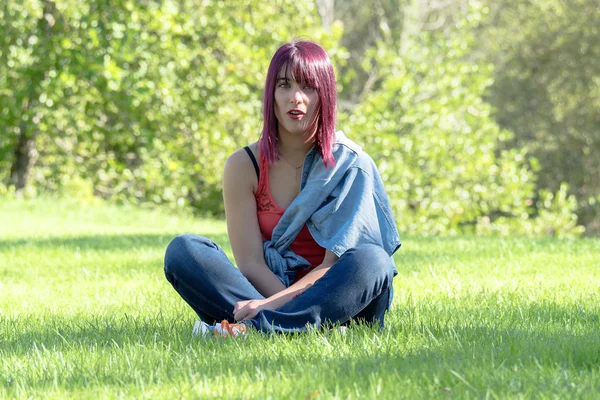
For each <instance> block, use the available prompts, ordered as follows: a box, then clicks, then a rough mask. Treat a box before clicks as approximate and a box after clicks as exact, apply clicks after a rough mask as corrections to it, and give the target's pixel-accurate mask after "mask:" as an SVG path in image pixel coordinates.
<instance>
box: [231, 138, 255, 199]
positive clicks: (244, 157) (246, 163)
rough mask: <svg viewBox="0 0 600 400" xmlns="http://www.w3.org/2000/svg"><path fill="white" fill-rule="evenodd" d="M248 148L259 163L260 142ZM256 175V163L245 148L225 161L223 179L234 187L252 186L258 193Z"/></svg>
mask: <svg viewBox="0 0 600 400" xmlns="http://www.w3.org/2000/svg"><path fill="white" fill-rule="evenodd" d="M247 147H248V148H249V149H250V151H251V153H252V155H253V156H254V157H255V158H256V160H257V162H258V159H259V158H258V157H259V154H260V150H259V146H258V142H254V143H251V144H249V145H248V146H247ZM256 175H257V174H256V172H255V168H254V163H253V162H252V159H251V158H250V155H249V154H248V152H247V151H246V150H245V148H241V149H239V150H236V151H235V152H234V153H233V154H231V155H230V156H229V157H228V158H227V161H225V166H224V173H223V179H224V180H225V181H227V182H229V183H231V184H233V185H242V186H245V185H246V184H250V185H251V187H252V190H253V191H256V188H257V185H258V178H257V176H256ZM224 183H225V182H224Z"/></svg>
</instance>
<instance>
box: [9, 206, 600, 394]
mask: <svg viewBox="0 0 600 400" xmlns="http://www.w3.org/2000/svg"><path fill="white" fill-rule="evenodd" d="M185 232H191V233H197V234H201V235H205V236H209V237H211V238H213V240H215V241H216V242H218V243H219V244H221V245H222V246H223V248H225V249H226V251H228V252H229V254H230V255H231V251H230V249H229V247H228V243H227V236H226V230H225V224H224V222H222V221H213V220H199V219H193V218H188V217H173V216H169V215H168V214H165V213H159V212H155V211H143V210H140V209H136V208H129V207H115V206H106V205H95V206H90V205H80V204H77V203H74V202H67V201H58V200H45V201H41V200H36V201H14V200H0V398H13V397H16V398H28V397H32V398H40V397H43V398H61V399H62V398H98V397H99V398H152V399H154V398H169V399H170V398H212V397H219V398H244V399H245V398H257V399H267V398H273V399H280V398H292V399H313V398H340V399H348V398H361V399H362V398H378V399H380V398H386V399H387V398H389V399H402V398H410V399H412V398H423V399H430V398H440V399H446V398H448V399H455V398H490V399H494V398H536V399H537V398H584V399H595V398H598V397H599V396H600V318H599V313H600V240H598V239H585V240H575V241H566V240H555V239H539V240H531V239H526V238H520V239H502V238H477V237H458V238H419V237H404V238H403V247H402V248H401V249H400V250H399V251H398V253H396V256H395V259H396V264H397V267H398V270H399V275H398V276H397V277H396V279H395V280H394V288H395V292H396V295H395V298H394V302H393V308H392V310H391V312H390V313H389V314H388V317H387V319H386V324H387V327H386V329H385V330H383V331H382V332H379V331H377V330H373V329H370V328H367V327H355V328H353V329H351V330H349V331H348V333H347V334H346V335H340V334H339V333H338V332H334V333H333V334H323V333H310V334H305V335H298V336H285V335H270V336H269V335H263V334H260V333H252V334H251V335H249V337H248V338H247V339H245V340H231V339H220V340H218V339H212V338H211V339H192V337H191V329H192V325H193V322H194V320H195V319H196V318H195V316H194V314H193V312H192V311H191V310H190V309H188V308H187V306H186V305H185V304H184V302H183V301H182V300H181V299H180V298H179V297H178V296H177V294H176V293H175V291H174V290H172V288H171V287H170V285H169V284H168V282H167V281H166V280H165V278H164V273H163V270H162V260H163V255H164V250H165V247H166V246H167V244H168V243H169V241H170V240H171V239H172V238H173V237H174V236H176V235H177V234H180V233H185Z"/></svg>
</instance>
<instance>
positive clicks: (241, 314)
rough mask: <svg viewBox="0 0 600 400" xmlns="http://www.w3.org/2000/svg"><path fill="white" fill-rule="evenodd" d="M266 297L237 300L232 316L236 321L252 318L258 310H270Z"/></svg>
mask: <svg viewBox="0 0 600 400" xmlns="http://www.w3.org/2000/svg"><path fill="white" fill-rule="evenodd" d="M270 305H271V303H270V302H269V301H268V299H261V300H258V299H257V300H244V301H238V302H237V303H235V307H233V318H235V320H236V321H241V320H243V319H250V318H254V317H255V316H256V314H258V313H259V311H260V310H265V309H266V310H272V309H273V308H271V307H270Z"/></svg>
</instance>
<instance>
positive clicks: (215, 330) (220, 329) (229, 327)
mask: <svg viewBox="0 0 600 400" xmlns="http://www.w3.org/2000/svg"><path fill="white" fill-rule="evenodd" d="M210 334H212V335H214V336H218V337H237V336H240V335H241V336H245V335H246V325H244V324H230V323H229V322H228V321H227V320H223V321H221V323H217V324H216V325H209V324H207V323H206V322H203V321H196V323H195V324H194V327H193V328H192V337H199V336H206V335H210Z"/></svg>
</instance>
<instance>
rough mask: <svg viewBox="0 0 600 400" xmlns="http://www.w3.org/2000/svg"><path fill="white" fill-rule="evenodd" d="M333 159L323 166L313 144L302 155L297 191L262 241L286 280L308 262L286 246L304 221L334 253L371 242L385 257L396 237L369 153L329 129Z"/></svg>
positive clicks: (273, 266)
mask: <svg viewBox="0 0 600 400" xmlns="http://www.w3.org/2000/svg"><path fill="white" fill-rule="evenodd" d="M335 138H336V140H335V143H334V145H333V149H332V151H333V157H334V159H335V162H336V165H335V166H334V167H331V166H329V167H325V165H324V164H323V159H322V157H321V155H320V153H319V152H318V150H317V149H316V148H315V147H313V148H312V149H311V150H310V151H309V152H308V153H307V154H306V157H305V159H304V168H303V173H302V182H301V183H300V193H299V194H298V196H296V198H295V199H294V201H292V203H291V204H290V206H289V207H288V208H287V209H286V210H285V212H284V214H283V216H282V217H281V219H280V220H279V223H278V224H277V225H276V226H275V228H274V229H273V233H272V235H271V240H266V241H264V242H263V248H264V254H265V261H266V262H267V265H268V266H269V268H270V269H271V271H273V273H274V274H275V275H276V276H277V277H278V278H279V279H280V280H281V282H282V283H283V284H284V285H285V286H286V287H288V286H290V284H291V282H293V280H294V278H295V276H296V271H297V270H298V269H302V268H308V267H310V266H311V265H310V263H309V262H308V261H306V259H304V258H303V257H301V256H299V255H297V254H296V253H294V252H293V251H292V250H291V249H290V248H289V246H290V245H291V244H292V242H293V241H294V239H295V238H296V236H297V235H298V233H300V230H301V229H302V227H303V226H304V224H306V225H307V226H308V229H309V231H310V233H311V235H312V236H313V238H314V239H315V241H316V242H317V243H318V244H319V245H320V246H321V247H324V248H326V249H328V250H330V251H331V252H333V253H334V254H336V255H337V256H341V255H342V254H344V253H345V252H346V251H347V250H349V249H352V248H354V247H357V246H358V245H360V244H376V245H378V246H380V247H382V248H383V249H384V250H385V251H386V252H387V253H388V254H389V255H390V257H391V256H392V254H394V252H396V250H398V248H399V247H400V245H401V243H400V237H399V235H398V230H397V228H396V223H395V221H394V217H393V215H392V211H391V208H390V201H389V199H388V196H387V193H386V191H385V188H384V187H383V182H382V180H381V175H380V174H379V171H378V170H377V167H376V165H375V163H374V162H373V159H372V158H371V157H370V156H369V155H368V154H367V153H365V152H364V151H362V149H361V148H360V146H358V145H357V144H356V143H354V142H352V141H351V140H350V139H348V138H347V137H346V136H345V135H344V133H343V132H342V131H337V132H336V133H335Z"/></svg>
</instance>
